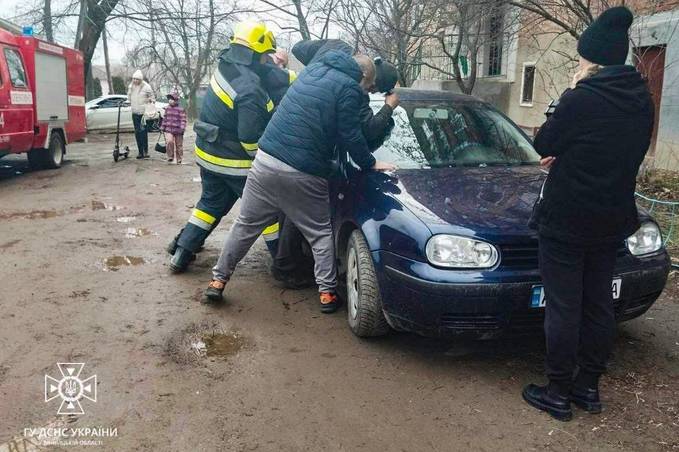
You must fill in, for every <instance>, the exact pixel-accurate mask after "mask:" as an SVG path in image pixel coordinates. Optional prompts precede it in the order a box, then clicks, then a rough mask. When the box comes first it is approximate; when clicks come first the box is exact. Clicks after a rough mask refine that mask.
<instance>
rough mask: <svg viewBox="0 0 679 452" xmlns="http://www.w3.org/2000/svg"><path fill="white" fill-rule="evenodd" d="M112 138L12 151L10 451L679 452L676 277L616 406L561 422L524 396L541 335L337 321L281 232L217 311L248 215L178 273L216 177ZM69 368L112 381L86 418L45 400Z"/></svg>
mask: <svg viewBox="0 0 679 452" xmlns="http://www.w3.org/2000/svg"><path fill="white" fill-rule="evenodd" d="M125 140H126V141H127V142H130V141H132V138H131V136H130V135H127V136H125ZM111 143H112V137H110V136H95V137H92V138H91V139H90V143H88V144H76V145H73V146H71V147H70V148H69V154H68V156H67V157H68V162H67V164H66V165H65V166H64V167H63V168H62V169H60V170H57V171H42V172H30V171H28V169H27V168H26V164H25V163H24V158H23V157H18V158H17V157H11V158H5V159H3V160H0V256H1V261H0V281H1V285H2V291H1V293H0V300H1V301H0V451H4V450H40V449H38V448H36V447H35V446H33V445H32V443H39V440H38V439H37V438H35V437H31V436H30V432H31V430H28V436H26V435H27V431H26V430H25V429H38V428H41V427H46V426H52V427H54V426H62V425H67V426H68V427H74V426H76V427H91V428H108V429H116V431H115V433H116V435H111V436H112V437H100V438H95V439H97V440H99V441H100V443H97V444H100V445H98V446H90V447H84V446H77V447H75V446H66V445H62V446H60V447H57V449H60V450H81V449H82V450H162V451H186V450H193V451H212V450H227V451H241V450H243V451H250V450H259V451H278V450H282V451H298V450H308V451H320V450H331V451H335V450H346V451H350V450H351V451H353V450H365V451H381V450H389V451H397V450H398V451H453V450H489V451H495V450H543V449H548V450H564V449H567V450H583V451H589V450H630V451H639V450H679V378H678V377H679V333H678V331H679V279H677V278H676V277H675V276H674V275H673V276H672V277H671V280H670V282H669V283H668V288H667V289H666V292H665V294H664V295H663V296H662V298H661V299H660V300H659V301H658V302H657V303H656V305H655V306H654V307H653V308H652V309H651V310H650V311H649V312H648V313H647V314H645V315H644V316H642V318H640V319H637V320H634V321H632V322H629V323H627V324H624V325H622V326H621V328H620V331H619V339H618V341H617V345H616V348H615V356H614V359H613V361H612V363H611V368H610V372H609V375H608V376H607V377H606V378H605V379H604V380H603V397H604V402H605V404H606V409H605V411H604V413H603V414H602V415H600V416H590V415H586V414H584V413H582V412H580V411H577V412H576V417H575V420H574V421H572V422H570V423H559V422H557V421H553V420H551V419H550V418H549V417H547V416H546V415H543V414H541V413H538V412H536V411H535V410H533V409H531V408H529V407H527V406H526V405H525V403H524V402H523V401H522V400H521V397H520V392H521V388H522V387H523V385H524V384H526V383H528V382H531V381H542V376H541V375H542V374H541V372H542V359H543V355H542V354H543V347H544V346H543V340H542V338H540V337H534V338H527V339H512V340H502V341H496V342H483V343H479V342H470V341H458V342H440V341H433V340H428V339H424V338H420V337H417V336H413V335H407V334H392V335H390V336H388V337H386V338H382V339H378V340H359V339H357V338H356V337H354V336H353V335H352V334H351V333H350V331H349V329H348V328H347V326H346V324H345V319H344V316H345V311H341V312H340V313H337V314H336V315H331V316H325V315H321V314H319V312H318V306H317V301H316V293H315V292H314V291H313V290H306V291H289V290H283V289H282V288H280V287H278V286H277V285H276V284H274V282H273V281H272V279H271V277H270V276H269V274H268V272H267V262H266V256H265V246H264V244H263V243H258V244H257V245H256V247H255V249H254V250H253V251H252V252H251V253H250V255H249V256H248V257H247V259H246V261H245V262H244V263H243V265H241V266H240V267H239V269H238V271H237V274H236V276H235V279H234V281H233V282H232V284H230V285H229V287H228V291H227V295H228V303H227V304H226V305H225V306H224V307H223V308H220V309H216V308H213V307H208V306H204V305H202V304H200V303H199V297H200V295H201V293H202V290H203V289H204V287H205V285H206V283H207V282H208V281H209V277H210V273H209V267H210V266H211V265H212V264H213V263H214V261H215V260H216V257H217V255H218V250H219V247H220V244H221V242H222V240H223V237H224V234H225V231H226V229H227V227H228V224H229V223H230V222H231V221H232V220H233V213H232V214H231V215H230V216H229V217H228V218H227V219H225V221H224V223H223V225H222V226H221V227H220V229H219V233H217V234H214V235H213V236H212V237H211V238H210V239H209V241H208V242H207V244H206V250H205V251H204V252H202V253H201V254H200V255H199V257H198V260H197V262H196V264H195V265H194V266H193V267H192V270H191V271H190V272H189V273H187V274H185V275H181V276H171V275H169V272H168V267H167V256H166V255H165V252H164V247H165V245H166V243H167V242H168V241H169V239H170V238H171V237H172V236H173V234H174V233H175V232H176V231H177V230H178V228H179V227H180V226H182V224H183V223H184V222H185V221H186V219H187V218H188V215H189V212H190V208H191V207H192V206H193V203H194V202H195V201H196V200H197V196H198V193H199V187H200V184H199V181H198V170H197V168H196V167H195V165H193V164H192V158H190V156H189V158H187V159H186V162H187V163H188V164H186V165H183V166H170V165H167V164H165V163H164V162H162V161H161V160H160V159H159V155H158V154H156V155H154V156H152V157H153V158H152V159H151V160H150V161H137V160H134V159H131V160H127V161H122V162H119V163H117V164H116V163H113V161H112V159H111V157H110V148H111ZM189 147H190V146H189ZM189 154H190V153H189ZM58 362H81V363H85V366H84V368H83V370H82V374H81V377H83V378H84V377H89V376H90V375H92V374H96V376H97V386H96V387H97V397H96V402H92V401H90V400H83V402H82V406H83V409H84V411H85V414H83V415H80V416H77V417H75V418H71V419H67V418H65V417H63V416H57V410H58V409H59V400H52V401H50V402H48V403H46V402H45V394H44V392H45V375H46V374H48V375H50V376H52V377H55V378H56V377H60V374H59V369H58V368H57V366H56V363H58ZM111 431H112V430H111ZM11 447H15V448H16V449H11ZM46 449H49V450H52V449H53V448H52V447H47V448H46Z"/></svg>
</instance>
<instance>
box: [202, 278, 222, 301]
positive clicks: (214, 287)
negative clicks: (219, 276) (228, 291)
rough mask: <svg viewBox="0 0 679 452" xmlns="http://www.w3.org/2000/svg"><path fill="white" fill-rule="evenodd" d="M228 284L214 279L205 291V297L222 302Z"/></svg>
mask: <svg viewBox="0 0 679 452" xmlns="http://www.w3.org/2000/svg"><path fill="white" fill-rule="evenodd" d="M225 287H226V283H224V282H221V281H218V280H216V279H213V280H212V281H210V284H209V285H208V286H207V289H205V297H206V298H207V299H208V300H210V301H222V292H224V288H225Z"/></svg>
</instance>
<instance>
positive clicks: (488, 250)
mask: <svg viewBox="0 0 679 452" xmlns="http://www.w3.org/2000/svg"><path fill="white" fill-rule="evenodd" d="M426 253H427V259H429V262H431V263H432V264H433V265H436V266H439V267H451V268H489V267H492V266H494V265H495V264H497V261H498V252H497V248H495V247H494V246H493V245H491V244H490V243H486V242H481V241H479V240H475V239H470V238H469V237H460V236H457V235H445V234H441V235H435V236H433V237H432V238H430V239H429V241H428V242H427V247H426Z"/></svg>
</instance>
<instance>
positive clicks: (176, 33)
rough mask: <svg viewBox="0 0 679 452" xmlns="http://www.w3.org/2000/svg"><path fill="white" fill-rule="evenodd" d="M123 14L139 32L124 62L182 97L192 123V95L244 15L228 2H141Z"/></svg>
mask: <svg viewBox="0 0 679 452" xmlns="http://www.w3.org/2000/svg"><path fill="white" fill-rule="evenodd" d="M126 12H127V13H128V17H131V18H132V19H130V20H131V21H132V22H133V23H135V24H136V28H137V29H138V30H139V32H138V33H137V35H138V36H137V38H138V41H139V43H138V45H137V46H136V48H135V50H134V52H132V53H131V54H130V55H128V60H129V61H130V62H131V63H133V64H134V65H135V66H136V67H140V68H142V69H144V70H145V72H146V73H147V74H148V77H149V78H150V79H152V80H153V81H155V82H156V84H158V85H165V86H166V87H171V88H173V89H178V90H179V91H181V92H182V94H183V96H184V97H185V98H186V99H188V114H189V116H191V117H195V116H196V112H197V110H196V107H197V96H196V94H197V92H198V90H199V88H200V86H201V84H203V83H205V81H206V78H207V76H208V75H209V71H210V69H211V68H212V66H213V64H214V62H215V61H216V60H217V56H218V54H219V52H220V51H221V50H222V49H223V48H224V47H226V46H227V45H228V44H227V42H226V38H227V36H228V35H229V34H230V33H229V28H230V25H231V23H233V22H234V21H235V20H236V19H237V15H238V13H240V12H242V11H241V10H240V9H239V8H238V6H237V5H236V4H235V3H232V2H230V1H228V0H207V1H204V0H179V1H177V2H171V1H156V0H144V1H143V2H139V3H138V4H137V5H136V6H135V9H132V8H131V7H128V8H127V9H126ZM147 19H150V20H147Z"/></svg>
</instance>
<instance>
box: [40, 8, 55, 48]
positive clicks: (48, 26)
mask: <svg viewBox="0 0 679 452" xmlns="http://www.w3.org/2000/svg"><path fill="white" fill-rule="evenodd" d="M42 27H43V28H44V29H45V38H46V39H47V40H48V41H49V42H54V32H53V31H52V0H45V6H44V7H43V10H42Z"/></svg>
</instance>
